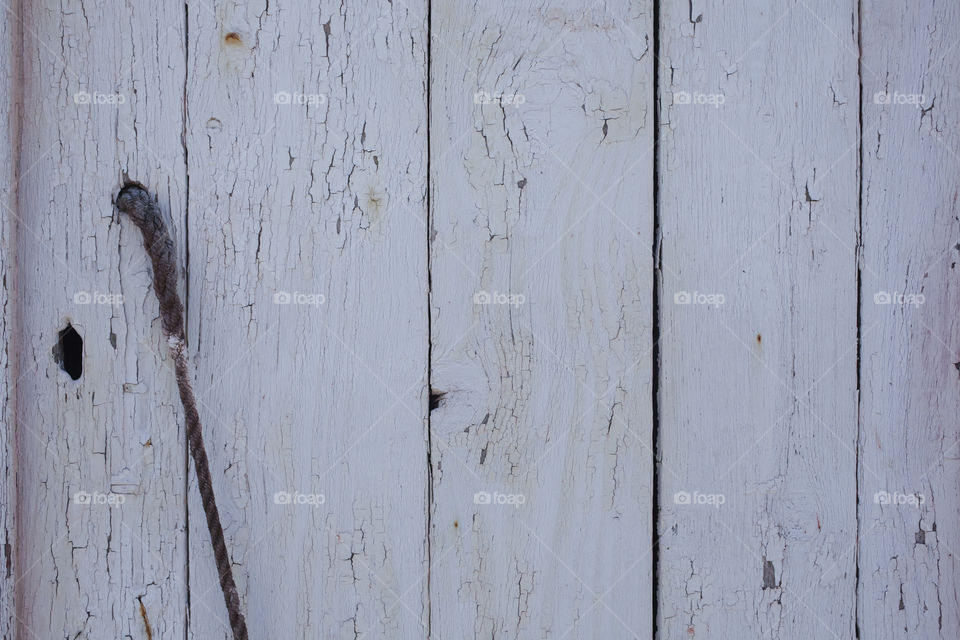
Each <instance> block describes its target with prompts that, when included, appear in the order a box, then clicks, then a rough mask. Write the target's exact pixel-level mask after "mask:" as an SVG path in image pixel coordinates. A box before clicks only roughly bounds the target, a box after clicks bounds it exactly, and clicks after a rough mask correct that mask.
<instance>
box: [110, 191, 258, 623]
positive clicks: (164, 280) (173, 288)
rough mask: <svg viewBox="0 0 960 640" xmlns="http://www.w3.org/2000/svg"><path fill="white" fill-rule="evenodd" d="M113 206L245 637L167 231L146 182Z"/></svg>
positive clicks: (227, 595) (232, 610)
mask: <svg viewBox="0 0 960 640" xmlns="http://www.w3.org/2000/svg"><path fill="white" fill-rule="evenodd" d="M117 208H118V209H119V210H120V211H122V212H123V213H125V214H127V215H128V216H130V219H131V220H133V222H134V224H136V225H137V227H139V229H140V232H141V233H142V234H143V246H144V248H146V250H147V254H148V255H149V256H150V260H151V262H152V263H153V289H154V292H155V293H156V294H157V300H158V301H159V303H160V317H161V320H162V324H163V333H164V335H166V336H167V346H168V347H169V349H170V354H171V355H172V356H173V362H174V368H175V369H176V375H177V388H178V389H179V390H180V401H181V402H182V403H183V411H184V415H185V417H186V427H187V441H188V442H189V443H190V453H191V455H192V456H193V462H194V466H195V468H196V472H197V486H198V487H199V489H200V499H201V501H202V502H203V511H204V513H205V514H206V517H207V529H209V531H210V542H211V544H212V545H213V555H214V558H215V559H216V563H217V573H218V574H219V576H220V588H221V589H222V590H223V599H224V602H225V603H226V605H227V613H228V614H229V617H230V627H231V629H233V637H234V640H247V623H246V621H245V620H244V617H243V611H242V610H241V608H240V597H239V595H237V585H236V583H235V582H234V580H233V568H232V565H231V563H230V556H229V555H228V553H227V543H226V541H225V540H224V538H223V526H222V525H221V524H220V512H219V511H218V510H217V502H216V499H215V497H214V495H213V483H212V482H211V480H210V464H209V462H208V461H207V451H206V448H205V447H204V446H203V432H202V428H201V425H200V414H199V413H198V412H197V402H196V398H195V397H194V395H193V388H192V387H191V386H190V362H189V360H188V359H187V342H186V334H185V332H184V329H183V303H182V302H181V301H180V295H179V294H178V293H177V260H176V250H175V247H174V244H173V239H172V238H171V237H170V234H169V233H168V231H167V225H166V223H164V221H163V216H162V215H161V214H160V209H159V207H158V206H157V203H156V202H155V200H154V199H153V197H151V195H150V193H149V192H148V191H147V190H146V188H145V187H144V186H143V185H141V184H139V183H135V182H131V183H127V184H126V185H125V186H124V187H123V189H121V190H120V193H119V194H117Z"/></svg>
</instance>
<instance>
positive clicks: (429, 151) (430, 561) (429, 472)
mask: <svg viewBox="0 0 960 640" xmlns="http://www.w3.org/2000/svg"><path fill="white" fill-rule="evenodd" d="M432 28H433V3H432V0H427V46H426V56H427V68H426V76H427V77H426V84H427V86H426V111H427V114H426V115H427V167H426V169H427V170H426V174H427V175H426V189H427V194H426V206H427V225H426V240H427V242H426V250H427V513H426V518H425V522H426V529H427V531H426V540H425V542H426V556H427V580H426V585H427V588H426V607H427V639H428V640H429V638H430V637H431V632H432V626H433V605H432V603H431V601H430V593H431V582H432V578H433V575H432V573H433V549H432V544H431V533H432V529H433V423H432V414H433V411H432V409H433V407H432V405H433V402H432V400H433V271H432V267H433V264H432V260H431V249H432V247H431V243H430V231H431V229H432V228H433V207H432V198H431V189H432V183H431V180H430V176H431V174H430V171H431V165H430V159H431V157H432V155H433V148H432V147H431V145H430V142H431V140H430V128H431V118H430V113H431V106H432V94H431V87H432V85H433V77H432V73H431V70H432V66H431V65H432V57H431V53H432V51H431V44H432V43H433V32H432Z"/></svg>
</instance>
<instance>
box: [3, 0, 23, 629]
mask: <svg viewBox="0 0 960 640" xmlns="http://www.w3.org/2000/svg"><path fill="white" fill-rule="evenodd" d="M23 4H24V2H23V0H20V2H18V3H17V15H16V18H17V20H16V22H17V26H16V27H15V33H14V34H13V37H14V38H15V39H16V47H15V49H14V50H15V51H18V52H19V58H20V59H19V61H18V62H19V64H18V65H17V67H18V72H17V73H16V74H15V75H14V78H13V80H12V82H14V83H15V87H14V88H13V91H11V98H12V99H13V100H14V108H15V109H16V113H15V114H14V115H13V118H12V121H13V122H14V126H15V130H14V132H13V135H12V136H11V137H10V161H11V162H12V163H13V166H12V167H11V169H12V171H11V173H12V175H13V185H12V189H13V194H12V201H13V207H14V210H13V219H12V220H10V227H9V229H8V230H7V232H8V234H9V236H8V242H9V245H8V246H9V247H10V255H9V256H8V259H9V260H10V262H9V264H8V269H7V275H9V279H8V280H7V292H8V294H9V292H11V291H17V286H18V284H19V279H20V215H21V209H20V166H21V165H20V160H21V150H22V148H23V111H24V109H23V105H24V104H25V102H24V96H25V89H24V85H25V84H26V82H25V79H26V68H25V62H24V60H25V58H26V55H25V54H24V49H23V46H24V24H23ZM18 300H19V296H16V295H13V296H11V295H8V296H7V301H6V304H7V305H9V306H8V315H7V317H6V319H5V322H8V323H9V324H8V325H7V335H8V336H9V337H10V343H9V344H7V345H5V346H4V348H5V349H6V351H7V371H8V373H9V374H10V377H9V381H13V385H12V386H11V387H9V388H8V389H7V390H6V402H7V403H9V406H7V407H6V408H5V411H6V412H7V413H8V415H9V416H10V417H11V423H12V424H10V426H9V430H8V431H7V437H8V438H9V439H8V440H7V448H6V451H5V453H6V454H7V455H12V456H13V460H12V461H9V460H8V461H6V463H5V464H6V465H9V466H8V469H10V471H8V472H5V475H6V478H5V480H6V481H7V482H12V483H13V487H12V497H13V504H12V505H10V506H9V507H8V509H9V510H8V511H7V517H8V518H12V519H13V522H12V523H11V524H12V527H13V538H14V539H13V544H12V545H10V544H9V539H8V536H9V531H5V532H4V533H5V537H7V539H5V540H4V544H5V545H6V546H5V547H4V550H5V552H7V549H9V551H8V553H9V554H10V556H11V558H10V564H11V566H12V572H11V575H10V576H7V578H5V579H10V578H12V580H13V582H12V583H11V586H10V595H9V598H10V601H9V606H10V608H11V611H10V614H12V619H11V618H9V617H8V618H7V620H5V621H4V624H5V625H9V626H7V627H6V628H7V629H8V630H10V631H11V632H12V633H13V637H14V638H20V637H22V636H23V634H22V633H21V627H22V624H21V622H20V621H21V620H23V619H24V617H23V616H22V615H21V612H20V611H19V606H20V598H18V597H17V594H18V590H17V583H18V581H19V578H20V567H21V563H20V559H21V556H22V549H21V547H20V541H21V540H23V536H21V535H20V534H21V531H20V523H21V521H22V520H21V518H20V509H21V505H22V504H23V502H24V501H23V500H21V499H20V480H19V478H20V438H19V434H20V393H19V392H18V390H17V389H18V385H17V381H19V380H20V344H21V342H20V326H21V322H20V313H21V308H20V305H19V304H18ZM11 344H12V345H13V347H12V348H11V346H10V345H11ZM8 383H9V382H8ZM10 493H11V488H10V487H9V486H7V487H5V488H4V495H5V496H7V495H10Z"/></svg>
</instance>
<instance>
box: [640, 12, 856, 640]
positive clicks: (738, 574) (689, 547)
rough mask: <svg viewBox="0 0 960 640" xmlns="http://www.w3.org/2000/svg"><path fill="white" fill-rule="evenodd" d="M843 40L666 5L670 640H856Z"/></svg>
mask: <svg viewBox="0 0 960 640" xmlns="http://www.w3.org/2000/svg"><path fill="white" fill-rule="evenodd" d="M855 26H856V13H855V3H854V2H835V1H833V0H823V1H817V2H806V3H786V2H784V3H774V4H772V5H771V4H768V3H762V4H761V3H756V2H742V1H740V2H726V3H723V4H722V5H719V4H713V3H702V2H693V3H692V6H691V5H690V4H688V3H686V2H671V3H665V5H664V6H663V13H662V14H661V16H660V36H661V40H660V62H661V67H660V69H661V74H660V76H659V78H660V100H661V103H660V106H661V125H662V126H661V131H660V134H661V136H662V137H661V144H662V146H661V154H660V167H659V172H658V178H659V192H658V193H659V196H660V209H659V213H660V221H661V230H662V237H663V240H662V246H661V251H662V253H661V264H662V267H663V270H662V274H661V275H662V283H663V286H662V294H663V295H662V297H661V303H662V304H661V307H660V332H661V333H660V335H661V349H660V356H661V361H660V375H661V379H660V404H659V408H660V440H659V442H660V445H661V447H660V454H661V463H662V464H661V468H660V488H661V491H660V508H661V512H660V521H659V527H660V534H661V547H660V555H659V561H660V566H659V603H660V604H659V608H658V614H659V620H658V625H659V630H660V635H661V637H662V638H681V637H684V638H795V639H797V640H800V639H806V638H826V637H839V638H852V637H853V635H854V624H855V619H854V609H855V607H854V595H855V578H856V576H855V551H856V547H855V543H856V532H857V531H856V526H857V525H856V451H855V446H856V434H857V412H856V409H857V405H856V398H857V396H856V383H857V380H856V355H857V350H856V347H857V304H856V302H857V256H856V246H857V121H858V101H857V94H858V85H857V58H856V32H855V30H854V29H855ZM683 292H687V294H689V297H690V299H689V303H687V304H680V303H682V302H685V301H686V300H685V299H684V298H683V297H682V294H683ZM677 295H681V298H680V299H678V300H676V301H675V298H674V297H675V296H677ZM709 296H723V298H722V299H721V298H717V297H715V298H710V297H709ZM680 492H687V493H688V494H689V497H690V503H689V504H684V502H685V498H686V494H681V495H680V496H678V497H677V500H675V495H676V494H678V493H680ZM701 496H706V497H701ZM698 502H699V504H698ZM767 563H769V564H767Z"/></svg>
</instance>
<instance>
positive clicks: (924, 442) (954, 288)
mask: <svg viewBox="0 0 960 640" xmlns="http://www.w3.org/2000/svg"><path fill="white" fill-rule="evenodd" d="M861 25H862V27H861V28H862V46H863V52H864V53H863V63H862V77H863V105H862V109H863V213H862V216H863V247H864V248H863V266H862V283H863V296H862V314H861V315H862V326H863V332H862V335H863V338H862V347H861V367H862V369H861V403H862V404H861V407H860V416H861V424H860V447H861V464H860V470H859V478H860V488H861V491H860V532H861V533H860V553H859V562H860V589H859V613H860V616H859V617H860V631H861V637H863V638H875V639H878V640H879V639H882V638H956V637H957V634H958V631H960V603H958V597H957V593H958V589H960V573H958V567H957V553H958V552H960V511H958V509H960V504H958V498H957V478H958V477H960V465H958V462H957V461H958V460H960V430H958V426H957V416H958V415H960V395H958V393H957V380H958V372H957V369H958V368H960V367H958V365H957V364H956V363H957V362H958V361H960V328H958V325H957V308H958V300H960V285H958V281H957V263H958V262H960V228H958V227H960V225H958V212H957V193H958V192H957V176H958V175H960V155H958V154H960V136H958V134H957V130H956V123H957V119H958V117H960V103H958V99H960V49H958V48H957V38H956V35H957V30H958V28H960V8H958V6H957V4H956V3H954V2H941V1H936V2H933V1H927V2H920V3H910V4H909V5H900V4H897V3H886V2H874V1H872V0H870V1H867V2H864V3H863V16H862V19H861Z"/></svg>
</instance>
